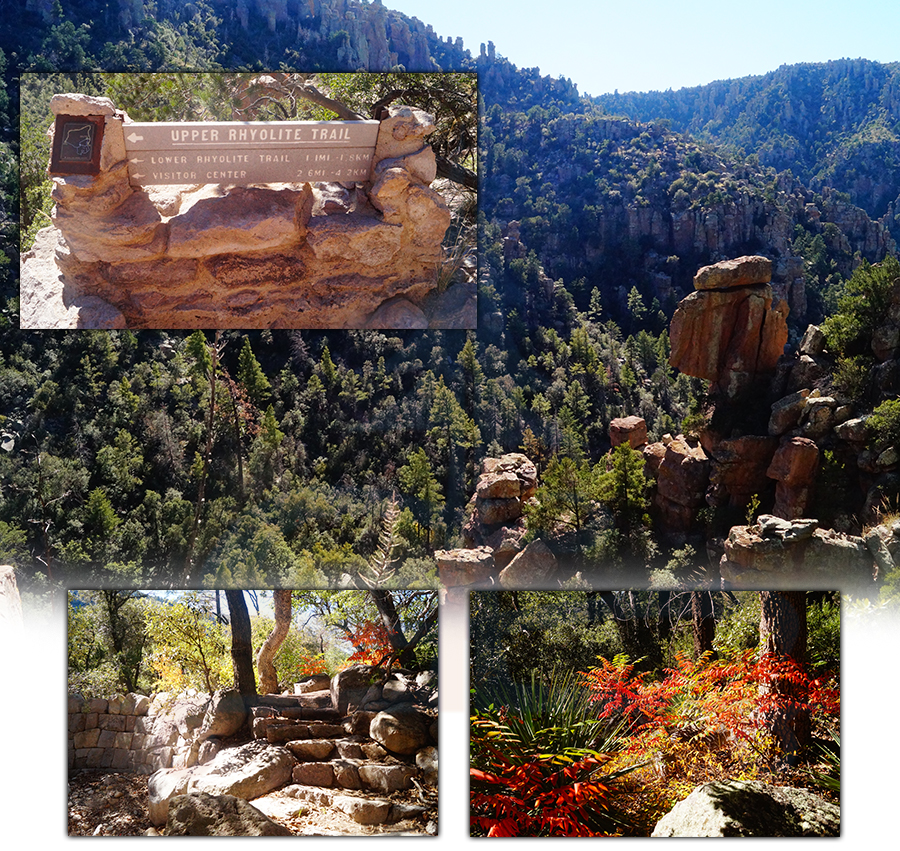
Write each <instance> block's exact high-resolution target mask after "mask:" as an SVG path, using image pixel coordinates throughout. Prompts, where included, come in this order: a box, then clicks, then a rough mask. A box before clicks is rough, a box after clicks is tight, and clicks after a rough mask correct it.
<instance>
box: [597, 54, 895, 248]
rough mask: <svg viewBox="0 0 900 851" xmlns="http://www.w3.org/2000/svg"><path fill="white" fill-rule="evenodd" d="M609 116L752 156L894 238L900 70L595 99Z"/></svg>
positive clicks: (810, 68) (812, 70)
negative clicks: (663, 125) (665, 127)
mask: <svg viewBox="0 0 900 851" xmlns="http://www.w3.org/2000/svg"><path fill="white" fill-rule="evenodd" d="M596 102H597V103H598V104H600V105H601V106H602V107H603V108H604V110H605V111H607V112H609V113H611V114H613V115H628V116H630V117H632V118H634V119H637V120H639V121H659V120H665V121H666V122H667V123H668V124H669V126H671V127H672V129H675V130H679V131H682V132H688V133H691V134H692V135H694V136H696V137H698V138H700V139H702V140H704V141H708V142H711V143H714V144H716V145H720V146H725V147H728V148H732V149H735V150H741V151H743V152H744V153H745V154H751V153H752V154H756V155H757V156H758V157H759V162H760V163H761V164H762V165H764V166H771V167H772V168H774V169H776V170H777V171H784V170H790V171H791V172H792V173H793V174H794V176H795V177H797V178H799V179H800V180H802V181H803V182H804V183H806V184H808V185H809V186H810V187H811V188H813V189H816V190H819V191H821V190H822V189H823V188H825V187H830V188H832V189H836V190H838V191H840V192H845V193H847V195H848V196H849V198H850V201H851V202H852V203H854V204H856V205H858V206H860V207H862V208H863V209H864V210H865V211H866V212H867V213H868V214H869V215H870V216H871V217H872V218H876V219H881V220H882V221H883V222H884V224H885V225H886V226H887V227H888V228H889V229H890V230H891V232H892V234H893V235H894V237H895V238H896V237H897V236H898V234H900V218H898V217H900V205H898V198H900V135H898V125H900V64H898V63H890V64H880V63H878V62H870V61H868V60H865V59H854V60H850V59H840V60H835V61H832V62H828V63H820V64H803V65H785V66H782V67H781V68H779V69H778V70H776V71H772V72H771V73H769V74H765V75H762V76H759V77H745V78H742V79H737V80H722V81H720V82H716V83H711V84H709V85H707V86H698V87H695V88H689V89H679V90H678V91H677V92H673V91H671V90H670V91H666V92H645V93H638V92H628V93H625V94H620V93H619V92H616V93H614V94H609V95H604V96H602V97H599V98H596Z"/></svg>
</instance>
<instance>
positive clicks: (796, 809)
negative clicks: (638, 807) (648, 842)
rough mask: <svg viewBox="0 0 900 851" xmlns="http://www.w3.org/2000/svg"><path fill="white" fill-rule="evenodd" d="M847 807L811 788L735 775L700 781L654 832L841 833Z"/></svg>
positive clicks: (660, 822)
mask: <svg viewBox="0 0 900 851" xmlns="http://www.w3.org/2000/svg"><path fill="white" fill-rule="evenodd" d="M840 832H841V810H840V807H838V806H837V805H836V804H832V803H829V802H828V801H826V800H825V799H824V798H821V797H820V796H818V795H816V794H814V793H812V792H810V791H809V790H807V789H796V788H793V787H790V786H770V785H769V784H767V783H760V782H758V781H753V780H750V781H736V780H730V781H725V782H717V783H705V784H703V785H702V786H698V787H697V788H696V789H694V791H693V792H691V794H690V795H688V797H687V798H685V799H684V800H683V801H680V802H679V803H677V804H676V805H675V806H674V807H673V808H672V809H671V810H670V811H669V812H668V813H666V815H664V816H663V817H662V819H660V821H659V822H658V823H657V825H656V827H655V828H654V829H653V833H652V834H651V836H840Z"/></svg>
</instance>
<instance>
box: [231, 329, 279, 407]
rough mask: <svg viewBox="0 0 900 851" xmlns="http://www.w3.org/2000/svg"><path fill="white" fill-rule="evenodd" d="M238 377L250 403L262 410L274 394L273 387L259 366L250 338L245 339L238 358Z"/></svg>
mask: <svg viewBox="0 0 900 851" xmlns="http://www.w3.org/2000/svg"><path fill="white" fill-rule="evenodd" d="M237 377H238V381H239V382H240V383H241V385H242V386H243V388H244V390H246V391H247V395H248V396H249V397H250V401H251V402H253V404H254V405H256V407H257V408H261V407H262V406H263V403H264V402H265V401H266V400H267V399H268V398H269V396H270V395H271V393H272V385H271V384H270V383H269V379H268V378H266V374H265V373H264V372H263V371H262V367H261V366H260V365H259V361H258V360H257V359H256V355H254V354H253V349H252V348H251V347H250V340H249V338H248V337H244V345H243V346H242V348H241V353H240V355H239V356H238V373H237Z"/></svg>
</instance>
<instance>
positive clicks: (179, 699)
mask: <svg viewBox="0 0 900 851" xmlns="http://www.w3.org/2000/svg"><path fill="white" fill-rule="evenodd" d="M437 635H438V629H437V595H436V593H435V592H414V591H374V592H370V591H358V590H348V591H290V590H275V591H237V590H227V591H220V590H211V591H138V590H132V589H129V590H122V589H101V590H79V591H70V592H69V594H68V647H67V653H68V671H69V673H68V731H69V734H68V735H69V754H68V766H69V776H68V781H69V782H68V790H69V791H68V833H69V835H70V836H160V835H162V836H367V835H383V834H397V835H413V836H420V835H421V836H431V835H436V834H437V823H438V822H437V819H438V809H437V805H438V786H437V770H438V752H437V740H438V705H437Z"/></svg>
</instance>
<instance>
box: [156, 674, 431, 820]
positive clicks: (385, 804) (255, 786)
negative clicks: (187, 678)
mask: <svg viewBox="0 0 900 851" xmlns="http://www.w3.org/2000/svg"><path fill="white" fill-rule="evenodd" d="M429 677H431V678H433V675H421V674H420V675H418V677H417V676H416V675H412V674H408V673H406V672H397V671H392V672H385V671H383V670H380V669H377V668H372V667H370V666H365V665H361V666H355V667H353V668H350V669H348V670H346V671H341V672H340V673H338V674H336V675H335V676H334V677H333V678H331V680H330V681H329V680H328V679H327V678H324V682H314V683H307V684H305V685H304V687H303V688H301V689H299V690H300V691H301V692H302V693H300V694H294V695H290V694H277V695H272V694H270V695H258V696H255V697H253V698H251V699H249V700H248V701H247V704H248V705H246V711H245V712H244V713H242V714H241V717H242V718H243V722H244V723H241V722H240V720H239V719H238V718H237V717H236V718H235V719H234V720H233V723H232V724H231V725H230V726H229V727H227V728H225V727H224V726H223V725H221V724H220V723H219V718H218V714H219V713H218V712H217V710H216V708H215V707H218V706H220V705H225V703H226V701H225V699H224V697H223V698H222V699H218V700H214V701H212V703H211V704H210V707H211V708H210V709H208V710H207V712H206V715H204V716H202V720H201V719H198V720H197V721H196V724H195V726H196V729H197V730H198V731H200V732H199V738H197V740H196V741H194V743H193V745H192V747H191V748H190V753H191V754H193V753H195V752H196V754H197V758H196V761H195V760H193V759H192V760H191V762H189V763H187V765H188V766H189V767H184V768H163V769H160V770H159V771H157V772H155V773H154V774H152V775H151V777H150V778H149V780H148V792H149V797H150V818H151V821H153V823H154V824H158V825H162V824H163V823H164V822H165V821H166V818H167V816H168V813H169V805H170V802H171V803H172V804H173V806H177V807H178V811H179V813H182V812H185V811H186V807H189V806H194V805H195V804H196V805H197V806H201V805H202V806H213V805H215V806H222V805H224V804H223V803H222V802H223V801H225V800H226V799H230V798H231V797H238V798H243V799H244V800H245V801H249V802H250V803H252V805H253V806H254V807H256V808H257V809H258V810H260V811H261V812H262V813H264V814H266V815H268V816H269V817H270V818H273V819H277V820H278V821H280V822H281V823H282V824H283V825H289V826H290V829H291V830H292V832H294V833H295V834H296V833H300V834H302V833H313V832H315V831H312V830H311V828H310V827H309V823H308V818H309V817H308V813H310V812H312V811H313V810H319V811H322V810H330V811H332V812H337V811H339V812H341V813H344V814H346V816H349V818H350V819H351V820H352V821H353V822H356V823H357V824H359V825H366V826H371V825H396V826H397V827H398V828H400V829H401V830H407V829H409V830H411V831H412V832H414V833H421V832H422V830H423V828H427V829H426V832H430V828H431V827H434V829H436V827H435V824H436V808H437V760H438V754H437V738H438V721H437V690H436V687H435V685H434V684H433V683H429V682H427V680H428V679H429ZM326 683H327V687H326ZM306 688H310V690H304V689H306ZM237 699H238V700H240V698H239V697H238V698H237ZM247 726H249V729H250V734H251V737H252V738H251V740H250V741H249V742H248V741H246V739H244V743H243V744H239V743H235V742H234V737H236V736H237V735H239V734H240V732H241V731H242V730H246V729H247ZM214 731H215V732H214ZM229 737H231V738H229ZM201 740H202V743H201ZM204 796H205V797H204ZM210 796H211V798H210ZM191 798H193V800H191V801H188V800H186V799H191ZM201 799H202V800H201ZM212 799H215V801H218V803H215V802H214V801H213V800H212ZM300 802H302V803H300ZM197 818H199V819H200V820H201V821H202V820H203V819H206V818H207V816H205V815H204V816H197ZM403 825H408V826H409V827H408V828H406V827H403ZM367 829H368V828H367Z"/></svg>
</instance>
